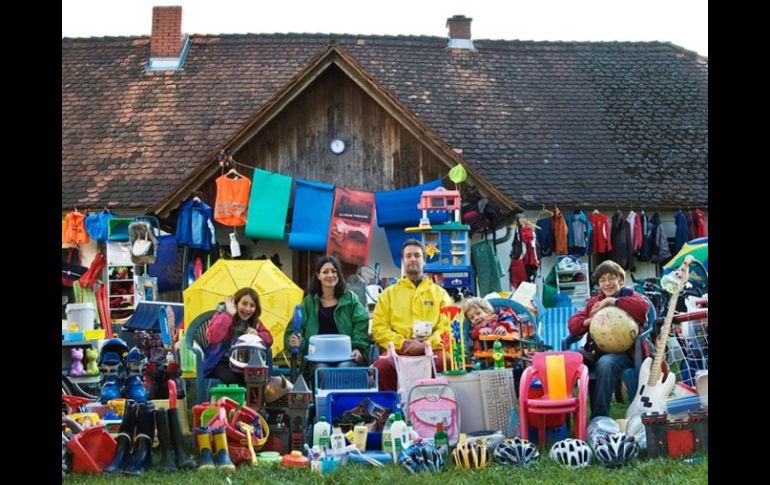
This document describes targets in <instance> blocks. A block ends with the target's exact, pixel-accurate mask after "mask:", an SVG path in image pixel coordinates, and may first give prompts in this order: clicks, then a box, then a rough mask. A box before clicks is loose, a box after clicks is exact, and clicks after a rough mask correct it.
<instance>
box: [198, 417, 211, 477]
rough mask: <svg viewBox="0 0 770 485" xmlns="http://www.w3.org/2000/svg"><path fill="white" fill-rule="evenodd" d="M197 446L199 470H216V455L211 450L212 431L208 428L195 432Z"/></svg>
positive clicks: (201, 428) (203, 427) (202, 427)
mask: <svg viewBox="0 0 770 485" xmlns="http://www.w3.org/2000/svg"><path fill="white" fill-rule="evenodd" d="M195 444H196V445H197V447H198V456H200V459H199V460H198V463H199V464H198V468H202V469H206V468H214V453H213V451H212V450H211V431H210V430H209V427H208V426H201V427H200V428H197V429H196V430H195Z"/></svg>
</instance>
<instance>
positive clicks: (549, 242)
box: [535, 217, 553, 258]
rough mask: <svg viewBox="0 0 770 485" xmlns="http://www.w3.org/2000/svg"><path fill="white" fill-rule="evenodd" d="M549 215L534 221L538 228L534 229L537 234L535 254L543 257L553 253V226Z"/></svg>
mask: <svg viewBox="0 0 770 485" xmlns="http://www.w3.org/2000/svg"><path fill="white" fill-rule="evenodd" d="M551 223H552V220H551V218H550V217H543V218H542V219H538V220H537V222H535V225H537V226H538V227H539V228H540V229H538V230H536V231H535V235H536V236H537V250H538V252H537V254H538V255H539V256H540V257H541V258H544V257H546V256H550V255H552V254H553V226H552V225H551Z"/></svg>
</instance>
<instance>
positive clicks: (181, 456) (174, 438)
mask: <svg viewBox="0 0 770 485" xmlns="http://www.w3.org/2000/svg"><path fill="white" fill-rule="evenodd" d="M184 419H187V418H184ZM168 428H169V431H170V433H171V445H172V446H173V447H174V457H175V458H176V466H178V467H179V468H180V469H181V468H189V469H192V468H197V467H198V464H197V463H195V460H193V459H192V457H190V456H188V455H187V453H185V451H184V439H183V438H182V424H181V423H180V422H179V410H178V409H177V408H174V409H169V410H168Z"/></svg>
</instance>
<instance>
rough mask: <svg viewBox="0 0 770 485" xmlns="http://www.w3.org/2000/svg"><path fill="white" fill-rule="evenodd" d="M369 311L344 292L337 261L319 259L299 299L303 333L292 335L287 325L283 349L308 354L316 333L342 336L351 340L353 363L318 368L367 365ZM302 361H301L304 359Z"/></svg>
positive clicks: (324, 257)
mask: <svg viewBox="0 0 770 485" xmlns="http://www.w3.org/2000/svg"><path fill="white" fill-rule="evenodd" d="M368 330H369V311H368V310H367V309H366V307H365V306H364V305H363V303H361V300H359V299H358V297H357V296H356V294H355V293H353V292H352V291H350V290H348V289H347V286H346V285H345V281H344V279H343V278H342V267H341V266H340V262H339V261H338V260H337V258H335V257H333V256H323V257H321V258H318V261H317V262H316V267H315V273H314V274H313V276H312V277H311V279H310V284H309V285H308V294H307V296H306V297H305V299H304V300H302V330H301V333H300V335H299V336H297V335H294V333H293V329H292V325H291V324H289V325H287V326H286V332H285V333H284V336H283V342H284V346H285V348H287V349H289V348H292V347H299V348H300V354H301V355H302V356H303V357H304V356H306V355H307V350H308V349H307V348H308V341H309V339H310V337H312V336H313V335H318V334H321V335H323V334H341V335H347V336H349V337H350V342H351V345H352V347H353V352H352V355H351V356H352V357H353V360H350V361H346V362H340V363H332V364H329V363H323V364H321V363H317V364H316V365H317V366H328V367H356V366H359V365H366V364H367V359H366V355H367V353H368V351H369V337H368V333H369V332H368ZM303 360H304V359H303Z"/></svg>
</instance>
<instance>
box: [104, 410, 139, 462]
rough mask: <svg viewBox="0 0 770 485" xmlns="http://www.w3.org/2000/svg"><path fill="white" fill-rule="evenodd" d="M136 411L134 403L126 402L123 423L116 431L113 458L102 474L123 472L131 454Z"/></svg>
mask: <svg viewBox="0 0 770 485" xmlns="http://www.w3.org/2000/svg"><path fill="white" fill-rule="evenodd" d="M136 410H137V404H136V402H134V401H126V408H125V410H124V411H123V421H122V422H121V423H120V429H119V430H118V437H117V442H118V446H117V447H116V448H115V456H114V458H113V459H112V461H111V462H110V464H109V465H107V466H106V467H105V468H104V473H115V472H117V471H121V470H123V468H124V467H125V466H126V463H128V455H129V453H130V452H131V444H132V443H133V442H134V433H135V430H136Z"/></svg>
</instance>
